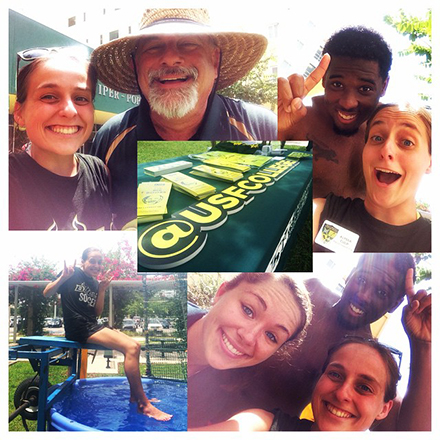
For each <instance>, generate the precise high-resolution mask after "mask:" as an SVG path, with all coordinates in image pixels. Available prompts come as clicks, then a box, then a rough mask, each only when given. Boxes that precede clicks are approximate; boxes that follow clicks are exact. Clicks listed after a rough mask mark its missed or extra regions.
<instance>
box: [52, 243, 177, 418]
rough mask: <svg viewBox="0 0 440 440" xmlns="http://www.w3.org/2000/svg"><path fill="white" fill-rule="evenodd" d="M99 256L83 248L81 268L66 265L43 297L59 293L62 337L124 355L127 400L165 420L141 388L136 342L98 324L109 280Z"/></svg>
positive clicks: (167, 416)
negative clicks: (63, 329)
mask: <svg viewBox="0 0 440 440" xmlns="http://www.w3.org/2000/svg"><path fill="white" fill-rule="evenodd" d="M103 259H104V257H103V255H102V253H101V251H100V250H99V249H97V248H93V247H90V248H87V249H86V250H85V251H84V252H83V254H82V261H81V262H82V267H81V268H78V267H75V263H76V261H75V262H74V263H73V266H67V265H66V262H64V269H63V270H62V272H61V273H60V274H59V276H58V278H57V279H56V280H55V281H53V282H51V283H49V284H48V285H47V286H46V287H45V289H44V292H43V294H44V296H47V297H50V296H52V295H54V294H55V293H60V294H61V305H62V308H63V315H64V328H65V332H66V338H67V339H71V340H74V341H78V342H81V343H83V344H84V343H87V342H89V343H94V344H98V345H102V346H104V347H107V348H110V349H113V350H118V351H120V352H121V353H123V354H124V369H125V374H126V375H127V379H128V382H129V384H130V402H131V403H136V404H137V407H138V411H139V412H140V413H142V414H144V415H146V416H148V417H152V418H154V419H156V420H162V421H167V420H170V419H171V417H172V416H171V415H169V414H166V413H164V412H163V411H161V410H159V409H158V408H156V407H154V406H153V405H152V404H151V403H150V400H148V398H147V396H146V395H145V392H144V390H143V387H142V382H141V376H140V372H139V355H140V350H141V347H140V345H139V343H138V342H137V341H135V340H134V339H132V338H130V337H129V336H127V335H125V334H124V333H122V332H120V331H117V330H114V329H110V328H107V327H104V325H101V324H98V322H97V316H99V315H100V314H101V313H102V311H103V308H104V297H105V291H106V289H107V288H108V287H109V285H110V282H111V280H112V278H111V277H109V274H108V273H105V274H104V275H103V276H102V279H101V281H97V279H96V278H97V277H98V276H99V274H100V273H101V269H102V264H103Z"/></svg>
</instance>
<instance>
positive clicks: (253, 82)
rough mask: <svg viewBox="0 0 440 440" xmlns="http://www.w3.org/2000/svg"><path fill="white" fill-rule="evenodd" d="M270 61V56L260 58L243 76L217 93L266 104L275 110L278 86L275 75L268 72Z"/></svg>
mask: <svg viewBox="0 0 440 440" xmlns="http://www.w3.org/2000/svg"><path fill="white" fill-rule="evenodd" d="M271 61H272V59H271V58H264V59H262V60H260V61H259V62H258V63H257V65H256V66H255V67H254V68H253V69H252V70H251V71H250V72H249V73H248V74H247V75H246V76H245V77H243V78H241V79H240V80H238V81H237V82H235V83H234V84H232V85H231V86H229V87H226V88H225V89H222V90H219V94H220V95H223V96H227V97H229V98H234V99H241V100H243V101H246V102H252V103H254V104H260V105H263V104H266V105H269V106H270V108H271V109H272V110H275V108H276V105H277V94H278V88H277V78H276V75H275V74H269V73H268V68H269V63H270V62H271Z"/></svg>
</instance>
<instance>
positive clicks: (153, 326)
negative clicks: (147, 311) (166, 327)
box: [148, 318, 163, 332]
mask: <svg viewBox="0 0 440 440" xmlns="http://www.w3.org/2000/svg"><path fill="white" fill-rule="evenodd" d="M148 330H152V331H157V332H162V331H163V325H162V323H161V322H160V321H159V319H158V318H151V319H149V320H148Z"/></svg>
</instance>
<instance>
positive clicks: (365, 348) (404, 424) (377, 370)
mask: <svg viewBox="0 0 440 440" xmlns="http://www.w3.org/2000/svg"><path fill="white" fill-rule="evenodd" d="M187 325H188V334H187V340H188V430H189V431H197V430H200V431H430V430H431V254H406V253H376V254H357V253H355V254H347V255H344V254H320V255H317V254H315V255H314V261H313V273H224V274H223V273H220V274H218V273H188V317H187Z"/></svg>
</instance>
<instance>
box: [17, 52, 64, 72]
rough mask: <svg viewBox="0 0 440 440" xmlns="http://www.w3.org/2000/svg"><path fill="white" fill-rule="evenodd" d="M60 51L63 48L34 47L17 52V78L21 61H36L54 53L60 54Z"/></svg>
mask: <svg viewBox="0 0 440 440" xmlns="http://www.w3.org/2000/svg"><path fill="white" fill-rule="evenodd" d="M60 49H61V47H34V48H31V49H25V50H22V51H20V52H17V76H18V72H19V67H20V61H21V60H23V61H35V60H36V59H37V58H41V57H44V56H47V55H49V54H51V53H52V52H58V51H59V50H60Z"/></svg>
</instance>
